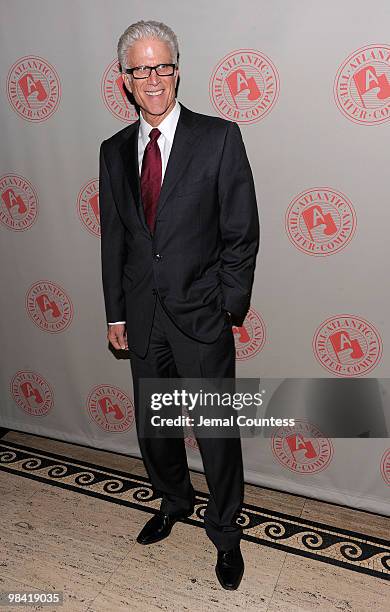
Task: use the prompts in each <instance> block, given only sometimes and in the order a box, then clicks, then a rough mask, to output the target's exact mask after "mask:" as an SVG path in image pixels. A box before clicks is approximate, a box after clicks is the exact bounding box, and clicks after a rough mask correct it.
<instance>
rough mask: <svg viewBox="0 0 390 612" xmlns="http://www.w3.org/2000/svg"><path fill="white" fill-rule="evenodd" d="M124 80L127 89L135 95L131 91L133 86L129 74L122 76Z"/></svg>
mask: <svg viewBox="0 0 390 612" xmlns="http://www.w3.org/2000/svg"><path fill="white" fill-rule="evenodd" d="M121 77H122V80H123V86H124V87H126V89H127V90H128V91H129V92H130V93H133V92H132V91H131V85H130V79H129V76H128V75H127V74H123V73H122V74H121Z"/></svg>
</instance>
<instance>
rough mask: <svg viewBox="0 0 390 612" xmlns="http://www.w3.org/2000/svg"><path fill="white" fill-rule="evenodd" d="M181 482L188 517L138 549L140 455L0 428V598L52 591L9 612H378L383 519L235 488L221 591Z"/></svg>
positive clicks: (384, 589) (385, 551)
mask: <svg viewBox="0 0 390 612" xmlns="http://www.w3.org/2000/svg"><path fill="white" fill-rule="evenodd" d="M1 434H3V435H1ZM191 479H192V482H193V485H194V488H195V490H196V492H197V500H196V502H197V503H196V509H195V511H194V514H193V515H192V516H191V517H189V518H188V519H187V520H186V521H185V522H178V523H176V524H175V525H174V527H173V529H172V533H171V535H170V536H169V538H167V539H165V540H163V541H162V542H159V543H156V544H153V545H150V546H141V545H139V544H137V542H136V536H137V534H138V532H139V531H140V529H141V528H142V526H143V525H144V523H145V522H146V520H147V519H148V518H150V516H151V514H152V513H153V512H155V511H156V509H157V508H158V507H159V504H160V500H159V499H155V498H153V495H152V490H151V486H150V482H149V480H148V477H147V474H146V472H145V470H144V467H143V463H142V461H141V460H140V459H137V458H134V457H129V456H123V455H119V454H115V453H111V452H105V451H101V450H95V449H91V448H88V447H83V446H78V445H75V444H67V443H65V442H60V441H56V440H51V439H48V438H42V437H39V436H35V435H30V434H25V433H20V432H14V431H5V432H0V500H1V513H0V592H5V591H14V592H39V591H40V592H53V591H55V592H63V594H64V602H63V604H62V605H54V606H53V605H46V606H39V605H36V606H33V605H29V606H27V605H25V606H22V607H21V608H20V609H22V610H38V609H39V610H40V609H42V610H47V612H51V611H53V610H59V611H63V612H65V611H66V612H68V611H69V612H79V611H80V612H81V611H82V612H122V611H123V612H124V611H131V612H133V611H134V612H135V611H145V612H146V611H147V612H149V611H153V610H169V611H170V612H176V611H182V610H185V611H194V612H195V611H197V612H199V611H201V612H203V611H211V610H221V611H222V610H223V611H224V612H228V611H230V610H235V611H237V610H241V609H242V610H253V611H254V610H256V611H259V612H261V611H264V612H265V611H267V612H277V611H281V610H284V611H287V612H295V611H317V610H318V611H321V612H322V611H324V612H331V611H348V612H363V611H364V612H366V611H372V612H389V611H390V541H389V533H390V518H388V517H382V516H379V515H375V514H370V513H368V512H362V511H356V510H353V509H350V508H346V507H342V506H337V505H334V504H328V503H324V502H318V501H315V500H313V499H307V498H304V497H300V496H297V495H291V494H286V493H282V492H279V491H273V490H270V489H263V488H262V487H257V486H253V485H246V488H245V489H246V491H245V493H246V495H245V504H244V507H243V512H242V525H243V527H244V537H243V539H242V545H241V549H242V553H243V557H244V561H245V574H244V577H243V579H242V582H241V585H240V587H239V589H238V590H237V591H225V590H224V589H222V588H221V586H220V585H219V583H218V581H217V579H216V576H215V572H214V565H215V560H216V553H215V549H214V547H213V545H212V544H211V542H210V541H209V540H208V538H207V536H206V534H205V532H204V528H203V524H202V523H203V519H202V511H203V509H204V506H205V503H206V502H207V497H208V490H207V485H206V483H205V479H204V476H203V474H200V473H197V472H191ZM3 606H4V607H3ZM11 609H14V608H13V607H11V606H8V607H7V606H6V605H4V604H2V603H0V610H6V611H7V612H8V611H9V610H11Z"/></svg>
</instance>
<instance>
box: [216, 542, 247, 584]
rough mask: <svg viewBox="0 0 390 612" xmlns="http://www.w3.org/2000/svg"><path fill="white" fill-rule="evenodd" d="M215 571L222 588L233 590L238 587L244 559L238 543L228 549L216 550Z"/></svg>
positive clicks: (242, 572)
mask: <svg viewBox="0 0 390 612" xmlns="http://www.w3.org/2000/svg"><path fill="white" fill-rule="evenodd" d="M215 573H216V574H217V578H218V580H219V582H220V584H221V586H223V588H224V589H228V590H229V591H234V590H235V589H236V588H237V587H238V585H239V584H240V582H241V578H242V576H243V574H244V560H243V558H242V554H241V550H240V546H239V545H238V546H235V547H234V548H231V549H230V550H226V551H225V550H219V551H218V561H217V565H216V566H215Z"/></svg>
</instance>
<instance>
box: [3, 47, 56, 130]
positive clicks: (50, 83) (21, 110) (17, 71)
mask: <svg viewBox="0 0 390 612" xmlns="http://www.w3.org/2000/svg"><path fill="white" fill-rule="evenodd" d="M7 95H8V100H9V103H10V104H11V106H12V108H13V110H14V111H15V112H16V113H17V114H18V115H20V117H22V118H23V119H26V121H46V119H49V117H51V115H52V114H53V113H55V111H56V110H57V108H58V105H59V102H60V97H61V84H60V79H59V77H58V74H57V72H56V70H55V68H53V66H52V65H51V64H49V62H48V61H47V60H45V59H42V58H41V57H36V56H26V57H22V58H21V59H19V60H18V61H17V62H15V64H14V65H13V66H12V67H11V69H10V71H9V72H8V76H7Z"/></svg>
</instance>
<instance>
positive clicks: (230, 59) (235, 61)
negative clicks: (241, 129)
mask: <svg viewBox="0 0 390 612" xmlns="http://www.w3.org/2000/svg"><path fill="white" fill-rule="evenodd" d="M209 89H210V99H211V102H212V104H213V105H214V108H215V110H216V111H217V112H218V113H219V114H220V115H222V116H223V117H225V118H226V119H230V120H232V121H235V122H236V123H254V122H255V121H259V120H260V119H263V118H264V117H265V116H266V115H267V114H268V113H269V112H270V111H271V109H272V108H273V107H274V105H275V102H276V100H277V98H278V95H279V76H278V72H277V70H276V68H275V66H274V65H273V63H272V62H271V60H270V59H269V58H268V57H267V56H266V55H265V54H264V53H260V51H256V50H254V49H238V50H237V51H232V52H231V53H228V55H226V56H225V57H224V58H223V59H222V60H221V61H220V62H219V63H218V64H217V66H216V67H215V68H214V70H213V73H212V75H211V78H210V87H209Z"/></svg>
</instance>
